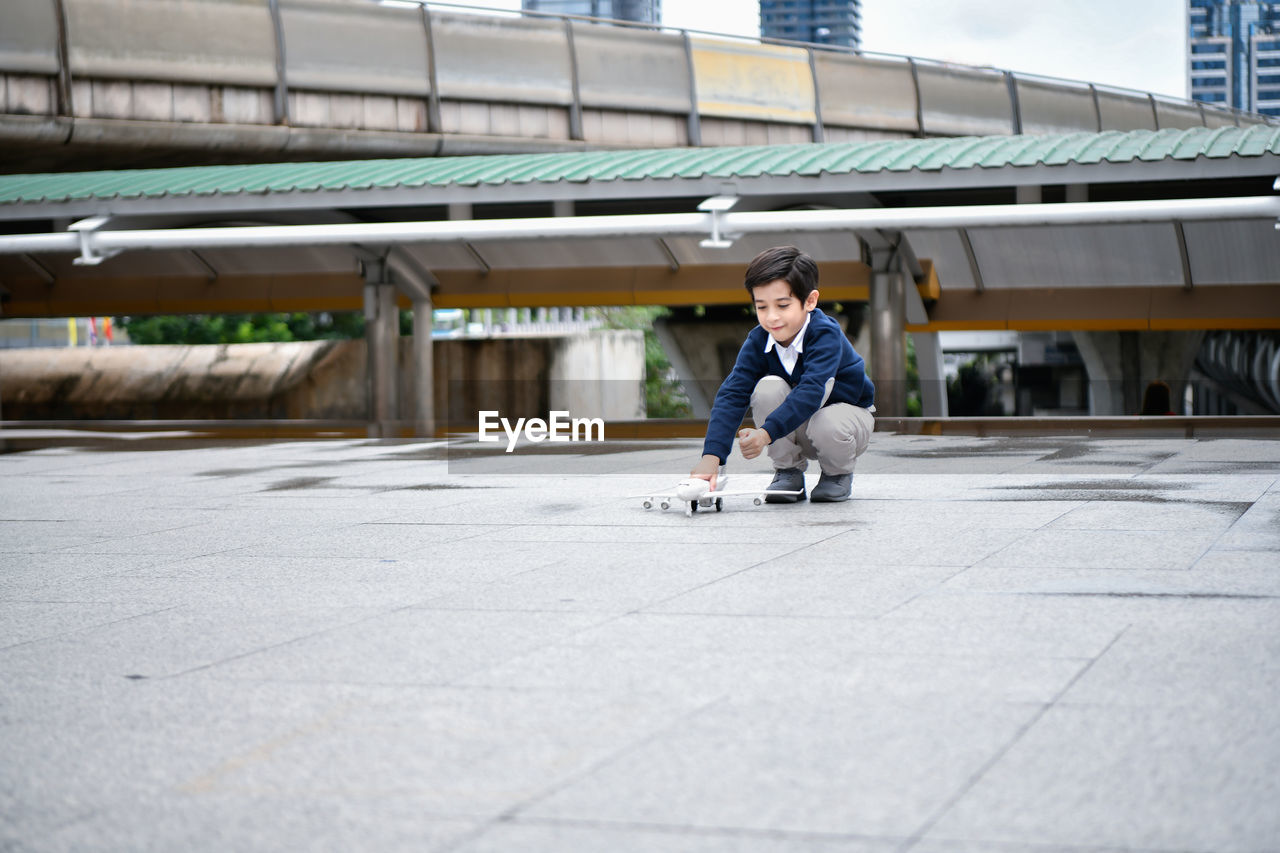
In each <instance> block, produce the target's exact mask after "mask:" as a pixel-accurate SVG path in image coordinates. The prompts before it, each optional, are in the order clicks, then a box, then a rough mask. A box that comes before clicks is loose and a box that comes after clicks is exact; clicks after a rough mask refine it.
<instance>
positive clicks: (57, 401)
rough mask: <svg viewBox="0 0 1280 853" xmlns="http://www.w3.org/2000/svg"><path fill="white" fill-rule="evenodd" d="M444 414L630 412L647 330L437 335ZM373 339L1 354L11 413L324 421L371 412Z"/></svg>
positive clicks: (403, 357) (637, 398)
mask: <svg viewBox="0 0 1280 853" xmlns="http://www.w3.org/2000/svg"><path fill="white" fill-rule="evenodd" d="M412 343H413V342H412V340H411V339H410V338H403V339H401V341H400V399H401V401H402V410H404V411H412V408H413V406H412V399H411V397H410V394H411V393H412V390H411V389H412V367H413V365H412ZM433 350H434V362H435V364H434V370H435V389H436V399H435V404H436V411H437V413H439V414H438V418H439V419H440V420H441V421H448V422H451V423H453V424H454V425H456V426H459V427H462V426H466V425H468V424H469V425H470V426H471V428H473V429H474V426H475V423H476V412H477V411H478V410H479V409H482V408H489V409H497V410H499V411H501V413H502V415H503V416H504V417H508V418H516V417H537V416H543V417H545V415H546V413H547V411H548V410H549V409H552V408H554V409H564V410H567V411H570V412H571V413H572V414H573V416H575V417H603V418H606V419H629V418H635V417H643V412H644V338H643V335H642V333H640V332H638V331H612V330H611V331H595V332H590V333H586V334H581V335H568V336H544V337H531V338H483V339H456V340H439V341H436V342H435V346H434V347H433ZM366 371H367V358H366V348H365V342H364V341H362V340H359V341H301V342H294V343H272V344H230V345H221V346H145V347H143V346H135V347H108V348H90V347H83V348H65V349H63V348H58V349H55V348H44V349H19V350H5V351H0V401H3V406H4V408H3V413H4V417H5V418H8V419H10V420H45V419H206V418H319V419H326V420H364V419H365V418H366V409H365V407H366V396H365V382H366V375H367V374H366Z"/></svg>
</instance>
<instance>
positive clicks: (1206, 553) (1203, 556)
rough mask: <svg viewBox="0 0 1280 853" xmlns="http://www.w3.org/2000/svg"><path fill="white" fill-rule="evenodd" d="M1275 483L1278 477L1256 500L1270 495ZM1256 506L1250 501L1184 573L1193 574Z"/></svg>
mask: <svg viewBox="0 0 1280 853" xmlns="http://www.w3.org/2000/svg"><path fill="white" fill-rule="evenodd" d="M1277 482H1280V477H1278V478H1276V479H1275V480H1272V481H1271V485H1269V486H1267V489H1266V491H1264V492H1263V493H1262V495H1261V496H1260V497H1259V498H1258V500H1262V498H1263V497H1266V496H1267V495H1268V494H1270V493H1271V490H1272V489H1273V488H1275V485H1276V483H1277ZM1257 505H1258V501H1257V500H1255V501H1250V502H1249V509H1247V510H1245V511H1244V512H1242V513H1240V515H1238V516H1236V520H1235V521H1233V522H1231V524H1230V525H1229V526H1228V527H1227V528H1226V529H1225V530H1223V531H1221V532H1220V533H1219V534H1218V535H1217V536H1215V537H1214V539H1213V542H1211V543H1209V545H1207V546H1205V549H1204V550H1203V551H1201V552H1200V555H1199V556H1198V557H1196V558H1195V560H1193V561H1192V563H1191V565H1189V566H1187V568H1186V571H1188V572H1193V571H1195V569H1196V566H1198V565H1200V561H1201V560H1203V559H1204V558H1205V557H1207V556H1209V552H1210V551H1212V550H1213V549H1214V548H1216V547H1218V543H1219V542H1221V541H1222V539H1223V537H1224V536H1226V535H1227V534H1228V533H1230V532H1231V531H1232V529H1234V528H1235V526H1236V525H1237V524H1239V523H1240V519H1242V518H1244V517H1245V516H1246V515H1248V514H1249V512H1250V511H1252V510H1253V508H1254V507H1255V506H1257ZM1223 550H1227V551H1229V550H1231V549H1230V548H1224V549H1223Z"/></svg>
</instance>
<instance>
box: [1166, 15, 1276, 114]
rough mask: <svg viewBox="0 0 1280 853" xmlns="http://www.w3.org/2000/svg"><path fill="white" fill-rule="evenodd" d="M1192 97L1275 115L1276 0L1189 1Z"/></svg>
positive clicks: (1188, 48)
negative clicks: (1266, 0)
mask: <svg viewBox="0 0 1280 853" xmlns="http://www.w3.org/2000/svg"><path fill="white" fill-rule="evenodd" d="M1187 82H1188V84H1189V88H1190V90H1191V97H1192V98H1193V99H1194V100H1197V101H1204V102H1205V103H1211V104H1219V105H1221V106H1226V107H1235V108H1236V109H1239V110H1248V111H1250V112H1256V113H1263V114H1264V115H1280V2H1276V3H1271V2H1265V0H1188V3H1187Z"/></svg>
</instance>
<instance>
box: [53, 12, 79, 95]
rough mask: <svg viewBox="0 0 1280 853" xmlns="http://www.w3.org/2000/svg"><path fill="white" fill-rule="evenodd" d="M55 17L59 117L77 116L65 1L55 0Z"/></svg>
mask: <svg viewBox="0 0 1280 853" xmlns="http://www.w3.org/2000/svg"><path fill="white" fill-rule="evenodd" d="M53 16H54V20H55V22H56V23H57V25H58V115H63V116H72V115H75V103H74V101H73V98H72V89H71V50H70V48H69V46H68V45H69V32H68V29H67V7H66V5H65V4H64V2H63V0H53Z"/></svg>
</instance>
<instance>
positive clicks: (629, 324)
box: [600, 306, 693, 418]
mask: <svg viewBox="0 0 1280 853" xmlns="http://www.w3.org/2000/svg"><path fill="white" fill-rule="evenodd" d="M600 311H601V315H602V316H603V318H604V322H605V327H606V328H610V329H639V330H641V331H643V332H644V403H645V414H646V415H648V417H651V418H687V417H689V416H690V415H692V414H693V410H692V409H691V408H690V407H689V398H688V397H687V396H686V395H685V393H684V388H683V387H681V385H680V382H679V380H677V379H676V378H675V375H674V372H673V371H672V369H671V362H670V360H668V359H667V353H666V351H665V350H663V348H662V344H661V343H659V341H658V336H657V335H656V334H654V331H653V321H654V320H656V319H658V318H659V317H663V316H666V315H667V314H669V313H670V311H669V310H668V309H666V308H663V307H661V306H625V307H621V308H602V309H600Z"/></svg>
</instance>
